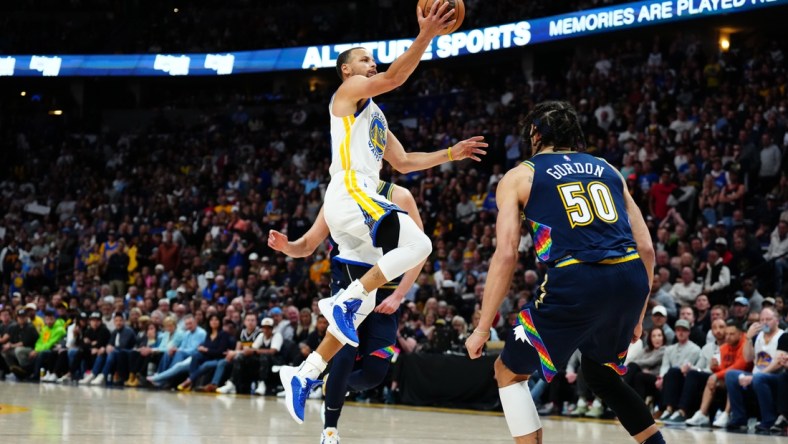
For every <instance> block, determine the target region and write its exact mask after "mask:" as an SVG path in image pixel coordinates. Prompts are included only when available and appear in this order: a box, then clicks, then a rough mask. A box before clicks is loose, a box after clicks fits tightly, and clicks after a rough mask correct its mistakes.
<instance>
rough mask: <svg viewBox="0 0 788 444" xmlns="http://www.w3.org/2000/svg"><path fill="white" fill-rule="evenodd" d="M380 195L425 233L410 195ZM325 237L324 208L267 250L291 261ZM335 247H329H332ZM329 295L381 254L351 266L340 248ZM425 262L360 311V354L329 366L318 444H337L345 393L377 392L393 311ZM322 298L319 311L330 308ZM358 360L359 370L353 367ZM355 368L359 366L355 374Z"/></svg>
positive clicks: (273, 235)
mask: <svg viewBox="0 0 788 444" xmlns="http://www.w3.org/2000/svg"><path fill="white" fill-rule="evenodd" d="M378 192H379V194H380V195H381V196H384V197H386V198H387V199H389V200H390V201H392V202H393V203H394V204H396V205H398V206H399V207H400V208H402V209H403V210H405V211H407V212H408V215H409V216H410V217H411V218H413V221H414V222H416V225H418V226H419V228H421V229H423V224H422V221H421V216H419V212H418V208H417V207H416V201H415V199H413V196H412V195H411V194H410V191H408V190H406V189H405V188H402V187H400V186H397V185H394V184H391V183H388V182H383V181H381V182H380V185H379V186H378ZM326 237H328V225H327V224H326V222H325V219H324V218H323V208H321V209H320V213H319V214H318V216H317V218H316V219H315V223H314V224H313V225H312V227H311V228H310V229H309V231H307V232H306V233H305V234H304V235H303V236H302V237H301V238H300V239H297V240H295V241H292V242H288V239H287V236H286V235H284V234H282V233H280V232H278V231H275V230H271V231H270V233H269V236H268V246H270V247H271V248H273V249H274V250H277V251H281V252H283V253H285V254H286V255H288V256H291V257H305V256H308V255H310V254H312V253H313V252H314V251H315V249H316V248H317V246H318V245H320V243H321V242H323V241H324V240H325V239H326ZM332 243H333V242H332ZM331 255H332V260H331V290H332V294H336V293H337V292H338V291H339V290H340V289H341V288H343V287H345V286H347V285H348V284H349V283H350V282H351V281H353V280H354V279H356V278H358V277H359V276H361V275H363V274H364V273H366V272H367V271H368V270H369V269H370V268H371V267H372V265H370V264H373V263H375V262H376V261H377V260H378V259H380V255H381V254H380V250H379V249H375V250H373V251H370V257H368V258H367V263H366V264H356V263H349V262H348V261H347V260H345V259H344V258H343V257H342V253H341V252H340V251H339V249H338V248H334V249H333V250H332V251H331ZM423 265H424V263H423V262H422V263H420V264H419V265H417V266H416V267H415V268H413V269H411V270H410V271H408V272H407V273H405V275H404V276H403V277H402V279H401V281H400V282H399V284H397V283H396V282H389V283H387V284H386V285H384V286H382V287H381V288H379V289H378V291H377V297H376V299H377V300H376V307H375V306H373V307H374V312H372V313H369V312H368V311H369V309H371V308H373V307H364V308H362V309H361V310H359V312H358V314H357V317H356V322H357V323H360V321H361V319H363V318H366V317H369V320H368V321H367V322H365V323H364V324H363V325H361V326H360V327H359V330H358V334H359V347H358V349H356V348H354V347H352V346H350V345H346V346H344V347H342V349H341V350H340V351H339V353H337V354H336V356H335V357H334V360H333V364H332V366H331V377H330V378H328V380H327V382H326V402H325V405H324V406H323V408H324V413H325V424H324V425H323V434H322V437H321V438H322V439H321V443H325V444H333V443H337V442H339V433H338V431H337V425H338V423H339V416H340V414H341V412H342V406H343V405H344V403H345V392H346V391H347V390H348V389H352V390H354V391H363V390H368V389H371V388H374V387H376V386H377V385H378V384H380V383H381V381H383V379H384V378H385V376H386V374H387V373H388V368H389V364H390V361H391V358H392V355H393V354H394V353H396V350H395V348H396V338H397V321H398V319H397V317H398V316H397V310H398V309H399V306H400V304H401V303H402V300H403V298H404V297H405V293H407V291H408V290H409V289H410V287H411V286H413V283H414V282H415V281H416V278H417V277H418V275H419V272H420V271H421V268H422V266H423ZM327 301H328V298H327V299H324V300H323V301H321V303H320V306H321V309H322V308H324V307H330V305H326V304H325V302H327ZM357 357H358V360H359V361H360V362H359V364H360V365H359V366H356V361H357ZM354 367H358V369H357V370H354Z"/></svg>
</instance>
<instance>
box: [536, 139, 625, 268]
mask: <svg viewBox="0 0 788 444" xmlns="http://www.w3.org/2000/svg"><path fill="white" fill-rule="evenodd" d="M523 165H525V166H526V167H528V168H531V169H533V171H534V181H533V184H532V186H531V195H530V197H529V198H528V203H527V204H526V205H525V208H524V213H525V222H526V224H527V226H528V227H529V228H530V230H531V233H532V234H533V238H534V248H535V250H536V256H537V258H538V259H539V260H540V261H542V262H545V263H546V264H548V266H556V267H561V266H565V265H571V264H573V263H578V262H603V263H619V262H623V261H626V260H632V259H635V258H637V257H638V256H637V252H636V251H635V248H636V244H635V240H634V238H633V236H632V228H631V226H630V223H629V217H628V216H627V212H626V201H625V200H624V193H625V191H624V184H623V182H622V179H621V175H620V174H619V173H618V171H616V169H615V168H613V167H612V166H611V165H610V164H608V163H607V162H606V161H604V160H602V159H599V158H597V157H594V156H592V155H590V154H585V153H577V152H556V153H541V154H537V155H535V156H533V157H532V158H531V159H530V160H526V161H525V162H523Z"/></svg>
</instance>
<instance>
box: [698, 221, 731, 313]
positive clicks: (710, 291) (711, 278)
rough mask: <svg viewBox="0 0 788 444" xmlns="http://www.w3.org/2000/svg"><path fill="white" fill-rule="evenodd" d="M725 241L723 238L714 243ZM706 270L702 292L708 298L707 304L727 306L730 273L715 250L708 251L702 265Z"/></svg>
mask: <svg viewBox="0 0 788 444" xmlns="http://www.w3.org/2000/svg"><path fill="white" fill-rule="evenodd" d="M723 241H724V242H725V244H726V245H727V241H726V240H725V238H722V237H720V238H717V240H716V241H715V243H722V242H723ZM703 267H704V268H705V270H706V276H705V277H704V279H703V292H704V293H706V295H707V296H708V297H709V302H711V304H712V305H717V304H725V305H727V304H728V301H730V299H728V296H729V294H730V284H731V271H730V269H729V268H728V266H726V265H725V264H723V262H722V258H721V257H720V254H719V252H717V250H714V249H712V250H709V252H708V255H707V257H706V262H705V264H704V265H703Z"/></svg>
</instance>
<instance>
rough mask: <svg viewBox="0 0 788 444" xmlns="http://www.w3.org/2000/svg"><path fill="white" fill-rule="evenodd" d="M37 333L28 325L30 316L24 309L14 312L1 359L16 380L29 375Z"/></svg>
mask: <svg viewBox="0 0 788 444" xmlns="http://www.w3.org/2000/svg"><path fill="white" fill-rule="evenodd" d="M38 336H39V335H38V331H37V330H36V328H35V327H34V326H33V325H32V324H31V323H30V316H29V315H28V312H27V310H26V309H24V308H20V309H19V310H17V312H16V324H14V325H12V326H10V327H9V328H8V342H6V343H5V344H4V345H3V359H4V360H5V363H6V365H7V366H8V368H9V369H10V370H11V372H12V373H14V375H15V376H16V377H17V378H18V379H20V380H21V379H25V378H27V376H29V375H30V372H31V370H32V365H33V362H34V361H33V360H32V358H31V357H30V353H32V352H33V350H34V348H35V346H36V343H37V341H38Z"/></svg>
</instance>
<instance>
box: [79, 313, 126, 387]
mask: <svg viewBox="0 0 788 444" xmlns="http://www.w3.org/2000/svg"><path fill="white" fill-rule="evenodd" d="M114 319H115V330H114V331H113V332H112V335H111V336H110V337H109V343H108V344H107V346H106V349H105V351H104V355H103V357H104V358H105V360H103V362H102V360H101V359H97V360H96V365H94V366H93V374H94V375H96V377H95V378H93V380H92V381H90V385H103V384H105V383H107V384H115V383H118V382H124V381H126V379H128V371H129V363H128V354H126V353H123V352H124V351H128V350H131V349H133V348H134V345H135V343H136V342H137V341H136V339H137V335H136V334H135V333H134V330H132V329H131V327H129V326H127V325H126V320H125V319H124V318H123V313H121V312H117V313H115V317H114ZM99 362H101V364H103V365H100V366H99V365H97V364H98V363H99ZM99 372H100V373H99ZM116 373H117V374H118V375H119V379H115V378H114V377H113V375H115V374H116Z"/></svg>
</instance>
